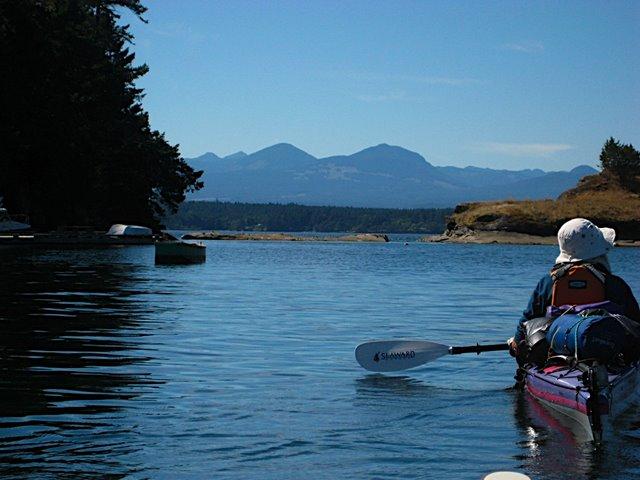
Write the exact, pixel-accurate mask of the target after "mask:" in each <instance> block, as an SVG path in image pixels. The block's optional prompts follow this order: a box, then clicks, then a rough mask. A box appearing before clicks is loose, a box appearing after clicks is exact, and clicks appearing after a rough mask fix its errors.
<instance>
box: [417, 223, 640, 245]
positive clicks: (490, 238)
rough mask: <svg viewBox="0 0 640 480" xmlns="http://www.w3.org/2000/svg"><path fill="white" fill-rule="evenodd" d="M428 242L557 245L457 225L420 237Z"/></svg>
mask: <svg viewBox="0 0 640 480" xmlns="http://www.w3.org/2000/svg"><path fill="white" fill-rule="evenodd" d="M420 241H421V242H430V243H476V244H491V243H495V244H503V245H557V244H558V240H557V238H556V237H555V236H546V235H530V234H527V233H518V232H507V231H499V230H478V231H476V230H471V229H469V228H467V227H459V228H456V229H454V230H451V231H449V230H447V231H446V232H445V233H443V234H442V235H429V236H426V237H423V238H422V239H420ZM616 246H617V247H640V240H625V239H623V240H616Z"/></svg>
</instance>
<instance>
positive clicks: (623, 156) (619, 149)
mask: <svg viewBox="0 0 640 480" xmlns="http://www.w3.org/2000/svg"><path fill="white" fill-rule="evenodd" d="M600 167H601V168H602V171H603V172H604V173H606V174H610V175H614V176H615V177H617V178H618V179H619V180H620V181H621V182H622V183H623V184H624V185H626V186H628V187H632V188H636V186H637V183H638V182H637V179H636V177H637V176H638V175H640V152H638V151H637V150H636V149H635V148H633V145H631V144H628V145H625V144H623V143H620V142H619V141H618V140H616V139H615V138H613V137H611V138H609V140H607V141H606V142H605V144H604V146H603V147H602V151H601V152H600Z"/></svg>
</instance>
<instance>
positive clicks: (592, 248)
mask: <svg viewBox="0 0 640 480" xmlns="http://www.w3.org/2000/svg"><path fill="white" fill-rule="evenodd" d="M615 239H616V231H615V230H614V229H613V228H598V227H596V226H595V225H594V224H593V223H592V222H590V221H589V220H586V219H584V218H574V219H573V220H569V221H568V222H566V223H565V224H564V225H562V227H560V230H558V245H559V247H560V255H558V258H557V259H556V263H574V262H584V261H599V263H605V266H607V267H608V262H607V261H606V255H607V253H608V252H609V250H611V249H612V248H613V245H614V242H615ZM602 260H604V261H602Z"/></svg>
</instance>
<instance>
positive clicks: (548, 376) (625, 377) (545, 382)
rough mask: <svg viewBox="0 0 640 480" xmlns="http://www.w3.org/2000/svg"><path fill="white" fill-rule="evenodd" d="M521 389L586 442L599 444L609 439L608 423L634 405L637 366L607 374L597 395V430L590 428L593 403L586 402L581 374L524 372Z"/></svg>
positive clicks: (588, 395) (557, 369)
mask: <svg viewBox="0 0 640 480" xmlns="http://www.w3.org/2000/svg"><path fill="white" fill-rule="evenodd" d="M525 372H526V377H525V386H526V389H527V392H528V393H529V395H531V396H532V397H533V398H535V399H536V400H538V401H540V402H541V403H542V404H543V405H545V406H547V407H549V408H551V409H553V410H555V411H556V412H559V413H561V414H563V415H564V416H566V417H567V418H569V419H571V420H572V421H573V422H574V423H575V424H577V425H578V426H579V428H580V430H583V431H584V433H585V434H586V438H587V439H588V440H594V441H596V442H599V441H600V440H602V439H603V437H606V436H608V435H609V433H610V432H611V430H612V422H613V421H614V420H615V418H616V417H618V416H619V415H620V414H621V413H622V412H624V411H625V410H627V409H628V408H629V407H630V406H631V405H633V404H634V403H636V402H637V401H638V397H639V391H640V388H639V387H640V364H638V363H634V364H632V365H631V366H629V367H627V368H625V369H623V370H621V371H618V372H608V385H606V386H602V387H601V388H600V391H599V394H598V402H597V405H598V408H599V416H600V423H601V427H600V428H597V422H596V428H594V426H593V420H594V418H593V412H592V408H591V407H590V405H591V404H592V405H593V406H594V408H595V405H596V403H595V402H591V404H590V403H589V400H590V398H591V392H590V391H589V388H588V387H587V386H586V385H585V383H584V380H583V378H584V377H583V372H581V371H580V370H577V369H575V368H574V369H570V368H568V367H548V368H543V369H540V368H537V367H534V366H529V367H527V368H525Z"/></svg>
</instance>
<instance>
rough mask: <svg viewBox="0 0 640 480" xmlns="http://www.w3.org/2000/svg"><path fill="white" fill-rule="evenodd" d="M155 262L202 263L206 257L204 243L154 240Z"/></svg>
mask: <svg viewBox="0 0 640 480" xmlns="http://www.w3.org/2000/svg"><path fill="white" fill-rule="evenodd" d="M155 246H156V255H155V261H156V263H162V264H181V263H202V262H204V261H205V260H206V258H207V247H206V246H205V245H204V243H189V242H183V241H181V240H169V241H162V242H156V244H155Z"/></svg>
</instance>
